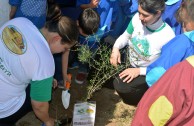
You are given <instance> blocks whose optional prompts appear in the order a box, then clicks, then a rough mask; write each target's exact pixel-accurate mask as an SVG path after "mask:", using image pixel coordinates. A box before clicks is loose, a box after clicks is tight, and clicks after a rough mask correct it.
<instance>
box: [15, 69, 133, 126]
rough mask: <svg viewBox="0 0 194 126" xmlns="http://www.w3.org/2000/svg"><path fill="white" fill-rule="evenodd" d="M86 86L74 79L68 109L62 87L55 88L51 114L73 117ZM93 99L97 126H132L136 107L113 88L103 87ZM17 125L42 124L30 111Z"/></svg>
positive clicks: (37, 125) (60, 117)
mask: <svg viewBox="0 0 194 126" xmlns="http://www.w3.org/2000/svg"><path fill="white" fill-rule="evenodd" d="M73 73H74V72H73ZM73 75H75V74H73ZM73 80H74V76H73ZM86 87H87V84H82V85H79V84H76V83H75V82H74V81H73V82H72V84H71V88H70V93H71V100H70V106H69V108H68V109H65V108H64V107H63V105H62V101H61V93H62V89H59V88H58V89H55V90H53V96H52V101H51V103H50V105H51V106H50V115H51V116H52V117H54V118H57V119H64V118H66V117H68V118H72V117H73V107H74V104H75V103H76V102H77V101H81V99H82V98H83V96H84V95H85V94H86ZM91 101H96V118H95V126H130V124H131V120H132V117H133V115H134V112H135V109H136V107H134V106H129V105H126V104H125V103H123V102H122V101H121V99H120V98H119V96H118V95H117V94H116V92H115V91H114V90H113V89H109V88H102V89H101V90H99V91H97V92H96V93H94V95H93V97H92V99H91ZM71 125H72V124H68V125H66V126H71ZM16 126H41V122H40V121H39V120H38V119H37V118H36V117H35V115H34V113H33V112H30V113H28V114H27V115H26V116H24V117H23V118H22V119H20V120H19V121H18V122H17V125H16Z"/></svg>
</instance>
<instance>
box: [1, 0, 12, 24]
mask: <svg viewBox="0 0 194 126" xmlns="http://www.w3.org/2000/svg"><path fill="white" fill-rule="evenodd" d="M9 13H10V5H9V0H1V2H0V27H1V26H2V25H3V24H4V23H5V22H7V21H8V20H9Z"/></svg>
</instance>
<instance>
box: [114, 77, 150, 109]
mask: <svg viewBox="0 0 194 126" xmlns="http://www.w3.org/2000/svg"><path fill="white" fill-rule="evenodd" d="M113 84H114V88H115V90H116V91H117V93H118V94H119V96H120V97H121V98H122V100H123V102H124V103H126V104H129V105H137V104H138V103H139V101H140V99H141V98H142V96H143V94H144V93H145V92H146V91H147V89H148V86H147V84H146V81H145V76H138V77H137V78H135V79H134V80H133V81H132V82H130V83H125V82H123V79H120V78H119V76H117V77H116V78H115V79H114V81H113Z"/></svg>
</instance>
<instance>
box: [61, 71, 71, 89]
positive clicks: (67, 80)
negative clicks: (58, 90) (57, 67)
mask: <svg viewBox="0 0 194 126" xmlns="http://www.w3.org/2000/svg"><path fill="white" fill-rule="evenodd" d="M66 82H69V83H70V84H71V77H70V78H69V77H68V75H67V74H65V76H64V79H63V85H64V88H66Z"/></svg>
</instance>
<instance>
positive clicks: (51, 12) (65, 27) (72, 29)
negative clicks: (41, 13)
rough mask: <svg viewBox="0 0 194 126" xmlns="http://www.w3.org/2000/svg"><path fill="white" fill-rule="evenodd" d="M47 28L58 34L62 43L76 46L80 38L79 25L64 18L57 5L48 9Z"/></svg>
mask: <svg viewBox="0 0 194 126" xmlns="http://www.w3.org/2000/svg"><path fill="white" fill-rule="evenodd" d="M45 28H47V29H48V31H50V32H57V33H58V34H59V35H60V36H61V38H62V42H65V43H68V44H75V42H77V39H78V36H79V30H78V27H77V24H76V22H75V21H73V20H72V19H70V18H68V17H66V16H62V13H61V10H60V8H59V6H58V5H57V4H52V5H50V6H49V7H48V12H47V17H46V24H45Z"/></svg>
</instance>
